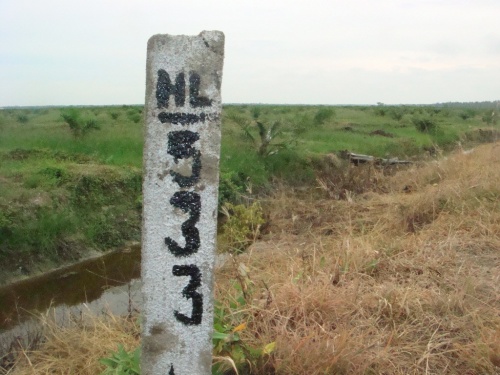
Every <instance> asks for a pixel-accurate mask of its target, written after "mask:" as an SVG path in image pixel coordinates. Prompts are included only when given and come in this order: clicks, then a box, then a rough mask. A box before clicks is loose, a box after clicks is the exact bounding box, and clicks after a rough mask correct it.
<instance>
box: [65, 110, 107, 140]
mask: <svg viewBox="0 0 500 375" xmlns="http://www.w3.org/2000/svg"><path fill="white" fill-rule="evenodd" d="M61 117H62V118H63V120H64V121H65V122H66V124H68V126H69V129H70V131H71V133H72V134H73V136H74V137H75V138H80V137H83V136H85V135H86V134H87V133H88V132H89V131H91V130H98V129H100V127H99V125H98V123H97V120H96V119H95V118H94V117H90V118H81V115H80V112H79V111H78V110H77V109H76V108H71V109H69V110H66V111H65V112H62V113H61Z"/></svg>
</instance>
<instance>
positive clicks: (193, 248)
mask: <svg viewBox="0 0 500 375" xmlns="http://www.w3.org/2000/svg"><path fill="white" fill-rule="evenodd" d="M200 85H201V77H200V75H199V74H198V73H196V72H195V71H190V72H189V105H190V106H191V107H193V108H200V107H207V106H210V105H212V100H211V99H209V98H207V97H204V96H200ZM172 95H173V96H174V100H175V106H176V107H183V106H184V105H185V100H186V80H185V77H184V73H183V72H180V73H178V74H177V76H176V78H175V84H174V83H172V81H171V80H170V76H169V75H168V73H167V72H166V71H165V70H164V69H159V70H158V82H157V84H156V100H157V106H158V108H160V109H161V108H168V107H169V102H170V97H171V96H172ZM208 116H209V115H208V114H205V113H204V112H202V113H199V114H197V113H185V112H180V111H179V112H161V113H159V114H158V119H159V120H160V122H161V123H163V124H173V125H181V126H189V125H191V124H195V123H199V122H205V121H207V120H208V119H209V117H208ZM199 139H200V135H199V134H198V133H197V132H193V131H190V130H180V131H170V132H169V133H168V142H167V152H168V154H170V155H172V156H173V157H174V162H175V163H176V164H178V162H179V160H180V159H189V158H191V159H192V162H191V175H190V176H185V175H183V174H181V173H178V172H175V171H173V170H171V171H170V175H171V176H172V177H173V181H174V182H175V183H177V185H179V187H180V188H181V189H182V188H190V187H192V186H194V185H195V184H196V183H197V182H198V181H199V179H200V174H201V152H200V150H198V149H197V148H196V147H194V146H193V145H194V143H195V142H196V141H198V140H199ZM170 204H171V205H172V206H174V207H176V208H180V209H181V210H182V211H183V212H184V213H188V214H189V218H188V219H187V220H186V221H185V222H183V223H182V225H181V231H182V235H183V237H184V239H185V243H186V244H185V246H184V247H182V246H180V245H179V244H178V243H177V242H176V241H175V240H173V239H172V238H171V237H166V238H165V244H166V245H167V247H168V250H169V251H170V253H172V254H173V255H174V256H175V257H178V258H181V257H189V256H191V255H193V254H195V253H196V252H197V251H198V250H199V248H200V233H199V230H198V228H196V224H197V223H198V221H199V220H200V214H201V197H200V195H199V194H198V193H196V192H194V191H185V190H180V191H177V192H175V193H174V195H173V196H172V197H171V198H170ZM172 274H173V275H174V276H190V280H189V283H188V285H187V286H186V287H185V288H184V289H183V290H182V295H183V296H184V297H185V298H187V299H191V300H192V303H193V308H192V312H191V316H186V315H184V314H182V313H180V312H179V311H177V310H174V316H175V318H176V319H177V320H178V321H179V322H181V323H183V324H184V325H199V324H201V321H202V316H203V295H202V294H201V293H199V292H197V291H196V290H197V289H198V288H199V287H200V286H201V272H200V270H199V268H198V267H197V266H196V265H194V264H190V265H174V266H173V268H172ZM169 374H170V375H173V374H174V366H173V364H171V367H170V371H169Z"/></svg>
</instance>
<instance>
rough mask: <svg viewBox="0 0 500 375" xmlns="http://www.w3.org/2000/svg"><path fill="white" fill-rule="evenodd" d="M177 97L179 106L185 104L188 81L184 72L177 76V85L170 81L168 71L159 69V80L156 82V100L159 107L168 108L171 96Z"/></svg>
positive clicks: (176, 100)
mask: <svg viewBox="0 0 500 375" xmlns="http://www.w3.org/2000/svg"><path fill="white" fill-rule="evenodd" d="M171 95H173V96H174V98H175V105H176V106H177V107H180V106H183V105H184V102H185V100H186V81H185V79H184V73H182V72H181V73H179V74H177V77H175V85H173V84H172V82H170V76H169V75H168V73H167V72H166V71H165V70H163V69H160V70H158V82H157V83H156V100H157V105H158V108H167V107H168V102H169V99H170V96H171Z"/></svg>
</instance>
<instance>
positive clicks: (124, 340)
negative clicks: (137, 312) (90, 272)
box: [6, 311, 140, 375]
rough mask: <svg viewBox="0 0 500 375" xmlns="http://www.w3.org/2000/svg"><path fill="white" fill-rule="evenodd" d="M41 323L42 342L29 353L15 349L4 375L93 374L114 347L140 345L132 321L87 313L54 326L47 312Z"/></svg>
mask: <svg viewBox="0 0 500 375" xmlns="http://www.w3.org/2000/svg"><path fill="white" fill-rule="evenodd" d="M41 320H42V324H43V327H44V329H43V335H44V341H45V342H44V343H43V344H42V345H41V346H40V347H39V348H38V349H36V350H33V351H24V350H22V349H21V350H18V351H17V353H16V355H17V365H16V366H15V367H14V368H13V369H11V371H9V372H6V374H13V375H24V374H26V375H28V374H30V375H31V374H68V375H69V374H82V375H96V374H100V373H101V372H102V371H103V370H104V368H105V367H104V366H103V365H101V364H100V363H99V359H100V358H103V357H109V355H110V353H111V352H115V351H116V350H117V347H118V344H122V345H123V346H124V348H125V349H126V350H129V351H130V350H133V349H135V348H136V347H137V346H138V345H139V342H140V338H139V325H138V322H137V319H136V318H130V317H117V316H113V315H108V314H106V315H100V316H96V315H95V314H94V313H91V312H88V311H87V312H83V313H82V315H80V316H78V317H75V316H71V317H69V320H68V324H66V325H65V326H64V327H61V326H58V325H56V324H55V323H54V319H53V318H52V317H51V316H50V313H49V314H47V315H44V316H42V317H41Z"/></svg>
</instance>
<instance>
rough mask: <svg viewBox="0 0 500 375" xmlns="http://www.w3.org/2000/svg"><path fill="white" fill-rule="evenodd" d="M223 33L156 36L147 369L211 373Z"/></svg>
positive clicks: (150, 86) (149, 158)
mask: <svg viewBox="0 0 500 375" xmlns="http://www.w3.org/2000/svg"><path fill="white" fill-rule="evenodd" d="M223 60H224V34H223V33H221V32H219V31H203V32H202V33H200V35H197V36H185V35H180V36H171V35H155V36H153V37H151V39H150V40H149V42H148V56H147V71H146V108H145V109H146V129H145V148H144V168H145V174H144V183H143V207H144V208H143V232H142V280H143V292H144V307H143V318H144V321H143V336H142V360H141V366H142V373H143V374H145V375H159V374H161V375H166V374H168V375H173V374H175V375H201V374H203V375H208V374H211V359H212V330H213V297H212V284H213V274H212V270H213V265H214V261H215V240H216V232H217V225H216V224H217V193H218V183H219V150H220V112H221V107H222V105H221V97H220V87H221V81H222V66H223Z"/></svg>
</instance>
